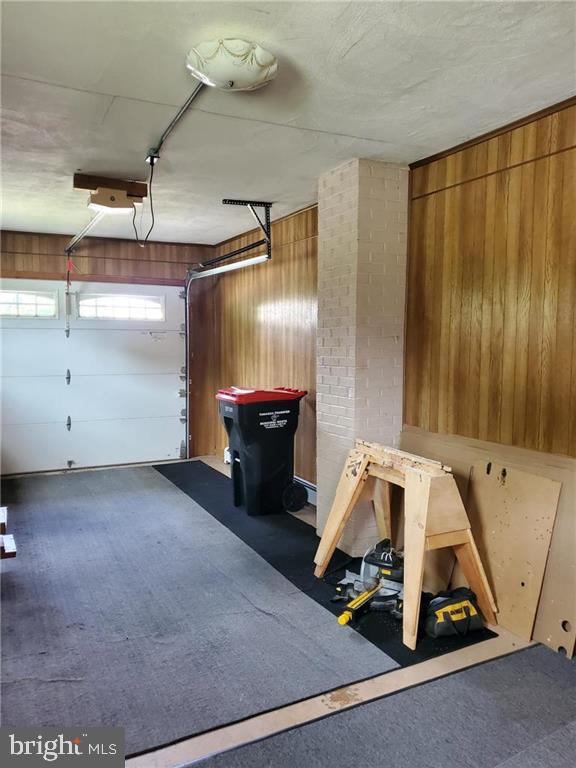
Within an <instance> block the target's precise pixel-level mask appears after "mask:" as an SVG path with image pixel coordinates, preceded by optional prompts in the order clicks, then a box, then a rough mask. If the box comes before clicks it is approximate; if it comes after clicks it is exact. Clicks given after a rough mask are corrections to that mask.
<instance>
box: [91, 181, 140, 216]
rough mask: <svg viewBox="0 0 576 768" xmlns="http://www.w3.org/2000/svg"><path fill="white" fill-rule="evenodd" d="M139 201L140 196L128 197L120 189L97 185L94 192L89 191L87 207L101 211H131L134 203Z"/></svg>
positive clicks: (113, 212) (118, 212)
mask: <svg viewBox="0 0 576 768" xmlns="http://www.w3.org/2000/svg"><path fill="white" fill-rule="evenodd" d="M141 202H142V198H131V197H128V195H127V193H126V192H124V191H122V190H118V189H107V188H105V187H99V188H98V189H97V190H96V191H95V192H91V193H90V202H89V203H88V208H90V209H91V210H93V211H99V212H102V213H112V214H122V213H132V212H133V211H134V203H141Z"/></svg>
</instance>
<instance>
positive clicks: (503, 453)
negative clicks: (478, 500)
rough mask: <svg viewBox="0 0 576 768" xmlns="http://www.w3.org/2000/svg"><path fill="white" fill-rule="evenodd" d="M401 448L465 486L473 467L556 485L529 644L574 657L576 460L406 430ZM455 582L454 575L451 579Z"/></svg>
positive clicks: (467, 495) (408, 428) (466, 499)
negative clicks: (441, 465) (445, 468)
mask: <svg viewBox="0 0 576 768" xmlns="http://www.w3.org/2000/svg"><path fill="white" fill-rule="evenodd" d="M401 447H402V448H403V449H404V450H408V451H411V452H414V453H420V454H423V455H426V456H429V457H430V458H433V459H436V460H438V461H442V462H445V463H446V464H450V466H451V467H452V472H453V474H454V475H455V476H456V477H458V478H461V480H462V481H463V482H467V479H468V477H469V475H470V473H471V470H472V468H473V467H474V466H476V465H478V466H480V467H483V468H484V471H485V470H486V466H487V464H488V463H489V462H491V463H492V465H493V466H494V465H499V466H500V467H506V469H507V472H510V471H511V470H512V469H514V470H518V471H521V472H525V473H527V474H529V475H537V476H538V477H539V478H549V479H550V480H553V481H555V482H557V483H559V484H560V485H561V491H560V498H559V502H558V509H557V511H556V519H555V523H554V530H553V533H552V539H551V543H550V550H549V552H548V560H547V563H546V571H545V574H544V582H543V585H542V592H541V595H540V601H539V604H538V611H537V613H536V621H535V623H534V629H533V633H532V639H533V640H537V641H538V642H540V643H544V644H546V645H547V646H549V647H550V648H552V649H553V650H554V651H561V652H566V653H567V655H568V656H573V655H574V653H576V515H575V514H574V509H575V508H576V507H575V505H576V460H575V459H571V458H568V457H567V456H555V455H553V454H546V453H540V452H537V451H528V450H526V449H525V448H515V447H512V446H507V445H498V444H496V443H489V442H486V441H483V440H473V439H471V438H463V437H459V436H458V435H438V434H434V433H432V432H425V431H424V430H421V429H417V428H415V427H408V426H406V425H405V426H404V430H403V432H402V436H401ZM493 471H494V470H493ZM463 498H464V499H465V505H466V508H467V509H469V508H470V503H469V494H468V493H466V494H465V495H464V494H463ZM457 576H458V574H457V573H455V578H457ZM457 583H459V582H457Z"/></svg>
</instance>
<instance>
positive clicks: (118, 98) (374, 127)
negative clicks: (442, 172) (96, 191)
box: [2, 0, 576, 243]
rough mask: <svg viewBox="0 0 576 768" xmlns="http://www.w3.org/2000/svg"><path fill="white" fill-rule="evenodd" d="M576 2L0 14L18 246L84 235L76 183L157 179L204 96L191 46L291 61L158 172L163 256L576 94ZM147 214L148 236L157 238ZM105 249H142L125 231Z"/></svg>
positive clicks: (199, 114) (74, 8) (114, 225)
mask: <svg viewBox="0 0 576 768" xmlns="http://www.w3.org/2000/svg"><path fill="white" fill-rule="evenodd" d="M575 8H576V6H575V4H574V3H573V2H550V1H549V2H541V3H532V2H465V1H459V2H406V1H405V2H358V1H355V2H318V3H314V2H268V3H261V2H218V1H217V0H212V2H183V3H182V2H181V3H176V2H118V1H117V0H116V1H115V2H79V1H78V0H77V1H76V2H61V3H54V2H38V3H36V2H4V3H2V73H3V78H2V107H3V139H2V141H3V144H2V161H3V166H2V183H3V198H4V200H3V204H4V216H3V226H4V227H5V228H9V229H10V228H11V229H20V230H28V231H36V232H59V233H74V232H76V231H78V230H79V229H80V228H81V227H82V226H83V225H84V224H85V223H86V222H87V221H88V220H89V218H90V215H89V212H88V210H87V209H86V199H87V193H85V192H78V191H73V190H72V176H73V174H74V172H75V171H76V170H79V169H81V170H82V171H83V172H85V173H95V174H101V175H109V176H116V177H121V178H133V179H145V178H146V174H147V170H148V166H147V165H146V164H145V163H144V157H145V155H146V151H147V149H148V148H149V147H150V146H152V145H154V143H155V142H156V141H157V139H158V137H159V135H160V134H161V133H162V131H163V129H164V128H165V127H166V125H167V124H168V122H169V121H170V119H171V118H172V116H173V115H174V113H175V111H176V110H177V108H178V107H179V106H180V105H181V104H182V103H183V102H184V101H185V100H186V98H187V96H188V95H189V93H190V92H191V90H192V88H193V86H194V83H195V81H193V80H192V79H191V78H190V77H189V75H188V74H187V72H186V70H185V67H184V59H185V55H186V53H187V51H188V50H189V49H190V48H191V47H192V45H193V44H194V43H197V42H199V41H201V40H205V39H211V38H214V37H234V36H236V37H246V38H249V39H254V40H257V41H258V42H260V43H261V44H262V45H264V46H265V47H267V48H269V49H270V50H271V51H272V52H273V53H275V54H276V55H277V56H278V59H279V62H280V70H279V75H278V78H277V80H276V81H275V82H274V83H272V84H271V85H270V86H267V87H266V88H264V89H262V90H260V91H256V92H254V93H240V94H232V93H222V92H218V91H214V90H211V89H205V90H204V92H203V93H202V94H201V95H200V96H199V98H198V100H197V101H196V102H195V103H194V105H193V106H192V108H191V110H190V112H189V114H187V115H186V116H185V117H184V119H183V121H182V122H181V123H180V125H179V126H178V127H177V128H176V130H175V131H174V133H173V134H172V135H171V137H170V138H169V139H168V141H167V142H166V144H165V146H164V149H163V152H162V159H161V161H160V163H159V164H158V166H157V167H156V173H155V185H154V199H155V203H156V205H155V208H156V214H157V218H156V222H157V223H156V228H155V230H154V234H153V236H152V238H153V239H156V240H166V241H181V242H207V243H213V242H217V241H220V240H222V239H224V238H226V237H229V236H231V235H234V234H236V233H238V232H240V231H242V230H244V229H247V228H249V227H250V226H251V225H252V220H251V219H250V216H249V214H248V213H247V212H246V210H244V209H236V208H229V207H224V206H222V205H221V204H220V200H221V198H223V197H240V198H251V199H257V200H271V201H274V202H275V205H274V208H273V209H272V214H273V218H276V217H278V216H281V215H284V214H286V213H288V212H290V211H294V210H297V209H298V208H301V207H303V206H305V205H307V204H308V203H311V202H313V201H314V200H315V199H316V183H317V178H318V176H319V174H321V173H322V172H324V171H326V170H328V169H329V168H331V167H334V166H335V165H337V164H338V163H340V162H342V161H344V160H347V159H349V158H351V157H368V158H379V159H382V160H388V161H393V162H403V163H408V162H412V161H414V160H417V159H419V158H421V157H424V156H427V155H430V154H432V153H434V152H437V151H440V150H442V149H445V148H447V147H450V146H453V145H454V144H457V143H459V142H461V141H464V140H466V139H468V138H471V137H473V136H476V135H478V134H481V133H483V132H485V131H487V130H490V129H491V128H494V127H498V126H500V125H502V124H504V123H507V122H509V121H511V120H514V119H515V118H518V117H522V116H524V115H525V114H527V113H530V112H533V111H535V110H537V109H540V108H541V107H544V106H547V105H549V104H552V103H554V102H557V101H560V100H562V99H564V98H567V97H568V96H570V95H572V94H573V93H574V92H575V91H576V75H575V72H576V61H575V50H576V46H575ZM146 217H147V214H145V221H146V220H147V218H146ZM97 227H98V229H97V230H96V229H95V230H94V234H102V235H108V236H116V237H131V224H130V221H129V219H126V218H124V217H109V218H107V219H105V220H103V221H102V222H100V223H99V224H98V225H97Z"/></svg>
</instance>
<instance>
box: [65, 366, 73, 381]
mask: <svg viewBox="0 0 576 768" xmlns="http://www.w3.org/2000/svg"><path fill="white" fill-rule="evenodd" d="M71 379H72V374H71V373H70V368H67V369H66V384H70V381H71Z"/></svg>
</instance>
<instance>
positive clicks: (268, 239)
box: [195, 198, 273, 268]
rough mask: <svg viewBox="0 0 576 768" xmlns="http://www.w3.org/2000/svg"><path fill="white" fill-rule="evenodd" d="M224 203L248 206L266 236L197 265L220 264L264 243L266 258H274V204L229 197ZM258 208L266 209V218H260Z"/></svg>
mask: <svg viewBox="0 0 576 768" xmlns="http://www.w3.org/2000/svg"><path fill="white" fill-rule="evenodd" d="M222 205H243V206H244V207H245V208H248V209H249V211H250V213H251V214H252V216H253V217H254V218H255V219H256V223H257V224H258V227H259V229H261V230H262V234H263V235H264V237H263V238H262V239H261V240H257V241H256V242H255V243H250V244H249V245H243V246H242V247H241V248H235V249H234V250H233V251H230V252H229V253H225V254H223V255H222V256H216V257H215V258H214V259H209V260H208V261H203V262H202V263H201V264H197V265H195V267H201V268H208V267H211V266H212V265H213V264H219V263H220V262H221V261H227V260H228V259H233V258H234V256H240V254H241V253H247V252H248V251H252V250H254V248H260V246H262V245H265V246H266V258H267V259H271V258H272V232H271V224H270V209H271V208H272V205H273V204H272V203H264V202H262V201H260V200H230V199H228V198H224V200H222ZM256 208H263V209H264V220H262V219H261V218H260V216H259V215H258V213H257V212H256V210H255V209H256Z"/></svg>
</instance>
